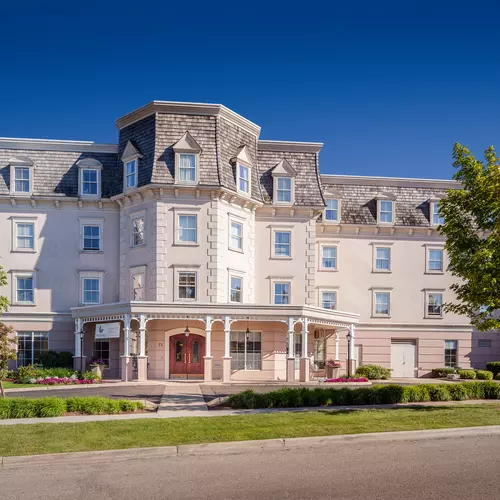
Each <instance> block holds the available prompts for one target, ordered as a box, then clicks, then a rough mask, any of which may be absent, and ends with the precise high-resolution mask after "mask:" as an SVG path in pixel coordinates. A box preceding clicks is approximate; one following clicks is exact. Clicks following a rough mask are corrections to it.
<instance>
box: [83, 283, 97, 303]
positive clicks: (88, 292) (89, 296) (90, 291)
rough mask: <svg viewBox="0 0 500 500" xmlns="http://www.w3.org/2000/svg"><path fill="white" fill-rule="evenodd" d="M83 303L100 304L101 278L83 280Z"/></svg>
mask: <svg viewBox="0 0 500 500" xmlns="http://www.w3.org/2000/svg"><path fill="white" fill-rule="evenodd" d="M82 302H83V304H100V302H101V280H100V278H82Z"/></svg>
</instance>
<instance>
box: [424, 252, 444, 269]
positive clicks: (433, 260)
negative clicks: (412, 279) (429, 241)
mask: <svg viewBox="0 0 500 500" xmlns="http://www.w3.org/2000/svg"><path fill="white" fill-rule="evenodd" d="M426 248H427V269H426V272H427V273H433V274H442V273H443V272H444V249H443V248H432V247H426Z"/></svg>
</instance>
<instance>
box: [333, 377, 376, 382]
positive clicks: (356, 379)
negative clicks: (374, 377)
mask: <svg viewBox="0 0 500 500" xmlns="http://www.w3.org/2000/svg"><path fill="white" fill-rule="evenodd" d="M325 382H328V383H329V384H337V383H339V384H344V383H350V382H369V380H368V379H367V378H365V377H355V378H353V377H351V378H346V377H340V378H328V379H326V380H325Z"/></svg>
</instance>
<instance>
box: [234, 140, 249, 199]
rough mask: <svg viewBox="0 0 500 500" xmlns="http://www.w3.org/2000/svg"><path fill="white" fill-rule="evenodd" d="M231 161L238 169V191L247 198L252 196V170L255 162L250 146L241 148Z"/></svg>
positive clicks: (236, 176)
mask: <svg viewBox="0 0 500 500" xmlns="http://www.w3.org/2000/svg"><path fill="white" fill-rule="evenodd" d="M230 161H231V163H232V164H233V165H235V169H236V175H235V179H236V190H237V191H238V192H239V193H241V194H243V195H245V196H250V195H251V192H252V168H253V166H254V162H253V159H252V155H251V154H250V150H249V148H248V146H246V145H243V146H240V147H239V148H238V149H237V150H236V154H235V155H234V156H233V157H232V158H231V160H230Z"/></svg>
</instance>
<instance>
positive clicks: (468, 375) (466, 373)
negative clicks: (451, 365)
mask: <svg viewBox="0 0 500 500" xmlns="http://www.w3.org/2000/svg"><path fill="white" fill-rule="evenodd" d="M458 374H459V375H460V378H463V379H468V380H474V379H475V378H476V372H475V371H474V370H458Z"/></svg>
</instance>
